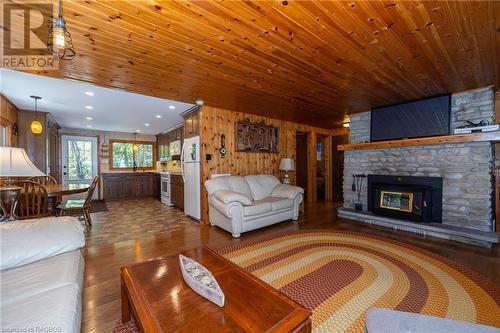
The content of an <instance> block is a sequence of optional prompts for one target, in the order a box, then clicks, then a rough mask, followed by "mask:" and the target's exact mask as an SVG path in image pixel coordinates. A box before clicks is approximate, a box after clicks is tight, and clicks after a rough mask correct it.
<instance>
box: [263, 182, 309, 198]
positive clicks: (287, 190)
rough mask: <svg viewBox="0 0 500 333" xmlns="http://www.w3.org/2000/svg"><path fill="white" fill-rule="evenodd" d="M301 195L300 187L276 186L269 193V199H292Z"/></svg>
mask: <svg viewBox="0 0 500 333" xmlns="http://www.w3.org/2000/svg"><path fill="white" fill-rule="evenodd" d="M303 193H304V189H303V188H302V187H298V186H293V185H287V184H278V185H276V187H275V188H274V190H273V192H272V193H271V197H274V198H288V199H294V198H295V197H296V196H297V195H299V194H303Z"/></svg>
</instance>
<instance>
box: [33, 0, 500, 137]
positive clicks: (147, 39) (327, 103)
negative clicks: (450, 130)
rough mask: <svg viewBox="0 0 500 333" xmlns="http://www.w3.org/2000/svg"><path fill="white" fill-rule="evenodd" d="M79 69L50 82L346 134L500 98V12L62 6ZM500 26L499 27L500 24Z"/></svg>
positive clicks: (473, 8) (460, 5)
mask: <svg viewBox="0 0 500 333" xmlns="http://www.w3.org/2000/svg"><path fill="white" fill-rule="evenodd" d="M63 5H64V16H65V18H66V20H67V24H68V29H69V31H70V32H71V34H72V36H73V40H74V44H75V48H76V51H77V54H78V55H77V58H76V59H75V60H73V61H70V62H62V64H61V69H60V71H57V72H40V74H42V75H48V76H55V77H60V78H68V79H75V80H81V81H86V82H91V83H94V84H98V85H101V86H107V87H114V88H119V89H124V90H126V91H131V92H137V93H141V94H146V95H152V96H158V97H163V98H169V99H174V100H180V101H183V102H194V101H195V100H197V99H203V100H204V101H205V102H206V103H207V104H210V105H213V106H217V107H223V108H228V109H232V110H238V111H245V112H250V113H255V114H259V115H267V116H272V117H276V118H282V119H286V120H293V121H298V122H303V123H307V124H311V125H316V126H321V127H327V128H328V127H337V126H339V125H340V123H341V122H342V119H343V116H344V114H346V113H354V112H360V111H366V110H368V109H369V108H370V107H373V106H381V105H388V104H392V103H397V102H402V101H407V100H413V99H418V98H423V97H428V96H432V95H437V94H443V93H447V92H455V91H461V90H466V89H472V88H476V87H480V86H485V85H490V84H494V85H496V86H497V87H499V86H500V73H499V66H500V64H499V61H500V60H499V59H500V38H499V35H500V6H499V4H498V2H493V1H394V0H390V1H346V2H344V1H342V2H341V1H295V0H288V2H287V5H284V4H283V2H282V1H275V0H274V1H253V0H248V1H91V0H87V1H64V2H63ZM495 18H496V20H495Z"/></svg>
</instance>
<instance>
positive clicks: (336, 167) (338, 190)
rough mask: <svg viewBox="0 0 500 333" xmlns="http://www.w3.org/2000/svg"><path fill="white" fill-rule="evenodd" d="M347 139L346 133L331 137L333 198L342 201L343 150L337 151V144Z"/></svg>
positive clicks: (345, 141) (341, 143) (343, 142)
mask: <svg viewBox="0 0 500 333" xmlns="http://www.w3.org/2000/svg"><path fill="white" fill-rule="evenodd" d="M348 141H349V138H348V135H347V134H345V135H338V136H334V137H333V144H332V149H333V151H332V168H333V175H332V181H333V184H332V189H333V200H334V201H342V200H344V190H343V187H344V152H343V151H337V147H338V146H339V145H343V144H346V143H347V142H348Z"/></svg>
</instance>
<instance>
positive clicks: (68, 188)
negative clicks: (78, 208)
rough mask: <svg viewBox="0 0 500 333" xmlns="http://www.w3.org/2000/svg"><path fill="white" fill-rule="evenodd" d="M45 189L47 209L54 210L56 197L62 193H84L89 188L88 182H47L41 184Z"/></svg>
mask: <svg viewBox="0 0 500 333" xmlns="http://www.w3.org/2000/svg"><path fill="white" fill-rule="evenodd" d="M43 187H45V189H46V190H47V196H48V206H49V210H51V211H55V210H56V207H57V204H58V202H57V198H59V197H61V196H63V195H71V194H78V193H85V192H87V191H88V190H89V188H90V185H89V184H47V185H43Z"/></svg>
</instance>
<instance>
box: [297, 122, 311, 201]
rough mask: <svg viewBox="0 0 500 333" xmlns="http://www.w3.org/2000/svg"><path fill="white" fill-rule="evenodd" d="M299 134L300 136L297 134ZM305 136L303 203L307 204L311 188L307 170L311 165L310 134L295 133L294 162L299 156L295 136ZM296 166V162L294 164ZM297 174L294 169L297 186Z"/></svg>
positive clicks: (303, 132)
mask: <svg viewBox="0 0 500 333" xmlns="http://www.w3.org/2000/svg"><path fill="white" fill-rule="evenodd" d="M298 133H300V134H298ZM299 135H300V136H305V138H306V156H305V157H306V158H305V165H306V170H305V176H306V177H305V180H306V186H305V187H306V188H305V189H304V190H305V197H304V202H305V201H307V202H309V197H310V196H311V194H310V193H309V192H310V188H311V184H309V183H310V179H309V178H310V177H309V170H310V168H311V165H310V158H311V156H310V144H311V133H310V132H305V131H296V132H295V160H296V161H298V159H299V156H298V154H297V136H299ZM296 164H297V162H296ZM297 175H298V173H297V168H296V169H295V183H296V184H297V185H298V177H297Z"/></svg>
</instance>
